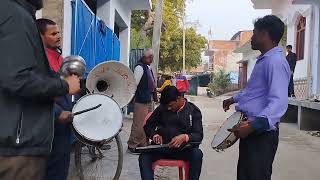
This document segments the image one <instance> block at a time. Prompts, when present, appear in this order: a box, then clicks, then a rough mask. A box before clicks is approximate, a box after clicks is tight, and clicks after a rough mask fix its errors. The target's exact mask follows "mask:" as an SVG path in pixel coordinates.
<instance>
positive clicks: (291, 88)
mask: <svg viewBox="0 0 320 180" xmlns="http://www.w3.org/2000/svg"><path fill="white" fill-rule="evenodd" d="M287 52H288V55H287V57H286V58H287V61H288V63H289V66H290V69H291V73H292V75H291V78H290V83H289V90H288V97H295V94H294V84H293V74H294V70H295V68H296V64H297V55H296V54H295V53H293V52H292V46H291V45H288V46H287Z"/></svg>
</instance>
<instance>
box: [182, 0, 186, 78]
mask: <svg viewBox="0 0 320 180" xmlns="http://www.w3.org/2000/svg"><path fill="white" fill-rule="evenodd" d="M185 11H186V5H185V2H184V3H183V16H182V29H183V30H182V31H183V32H182V34H183V35H182V36H183V37H182V73H183V74H184V75H185V74H186V27H185V26H186V24H185V23H186V22H185V21H186V20H185V17H186V12H185Z"/></svg>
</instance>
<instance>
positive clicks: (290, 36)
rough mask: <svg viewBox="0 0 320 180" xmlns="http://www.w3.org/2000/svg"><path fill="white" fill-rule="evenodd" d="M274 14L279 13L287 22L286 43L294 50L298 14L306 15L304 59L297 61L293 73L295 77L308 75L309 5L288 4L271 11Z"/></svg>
mask: <svg viewBox="0 0 320 180" xmlns="http://www.w3.org/2000/svg"><path fill="white" fill-rule="evenodd" d="M273 13H274V14H276V15H280V17H282V19H283V20H284V21H285V22H286V24H287V28H288V29H287V44H290V45H292V46H293V51H294V52H296V31H297V29H296V26H297V23H298V18H299V16H300V15H302V16H304V17H306V23H307V24H306V33H305V52H304V59H302V60H299V61H298V62H297V66H296V69H295V73H294V78H295V79H300V78H306V77H307V76H308V61H310V49H311V48H310V40H311V39H310V38H311V24H312V18H311V6H310V5H292V4H288V5H287V6H285V7H284V8H283V9H278V10H277V11H273Z"/></svg>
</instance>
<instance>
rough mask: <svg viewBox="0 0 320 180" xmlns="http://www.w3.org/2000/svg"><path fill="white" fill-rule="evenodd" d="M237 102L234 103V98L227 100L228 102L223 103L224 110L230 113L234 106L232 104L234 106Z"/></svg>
mask: <svg viewBox="0 0 320 180" xmlns="http://www.w3.org/2000/svg"><path fill="white" fill-rule="evenodd" d="M234 103H235V102H234V99H233V98H229V99H226V100H224V101H223V105H222V107H223V110H224V111H225V112H226V111H228V110H229V109H230V106H231V105H232V104H234Z"/></svg>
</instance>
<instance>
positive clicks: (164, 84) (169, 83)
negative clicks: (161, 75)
mask: <svg viewBox="0 0 320 180" xmlns="http://www.w3.org/2000/svg"><path fill="white" fill-rule="evenodd" d="M167 86H172V82H171V80H165V81H164V83H163V84H162V86H161V88H160V90H159V91H160V92H162V91H163V89H164V88H165V87H167Z"/></svg>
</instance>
